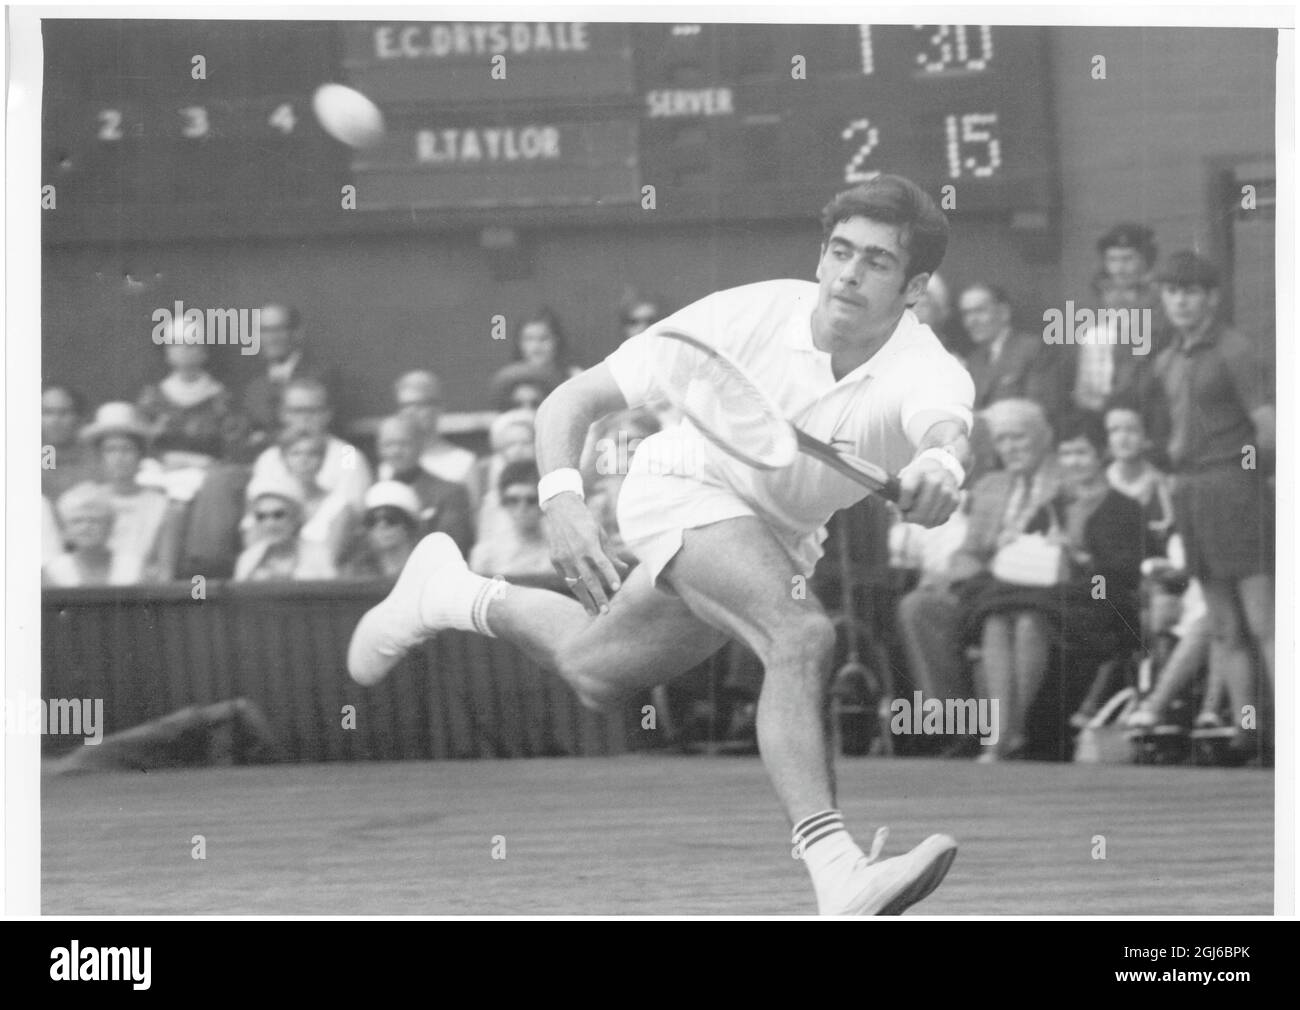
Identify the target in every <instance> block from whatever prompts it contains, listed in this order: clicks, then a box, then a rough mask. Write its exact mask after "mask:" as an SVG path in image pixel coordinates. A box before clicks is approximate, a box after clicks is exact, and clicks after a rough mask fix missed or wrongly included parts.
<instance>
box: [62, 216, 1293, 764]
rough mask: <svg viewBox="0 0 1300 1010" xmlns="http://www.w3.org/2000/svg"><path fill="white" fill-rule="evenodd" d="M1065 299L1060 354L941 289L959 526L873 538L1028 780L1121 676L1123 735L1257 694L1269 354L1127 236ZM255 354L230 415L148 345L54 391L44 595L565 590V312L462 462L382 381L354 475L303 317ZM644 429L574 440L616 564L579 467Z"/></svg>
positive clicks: (932, 672)
mask: <svg viewBox="0 0 1300 1010" xmlns="http://www.w3.org/2000/svg"><path fill="white" fill-rule="evenodd" d="M1084 287H1085V288H1086V292H1087V293H1086V294H1084V295H1082V296H1081V297H1079V298H1077V299H1075V303H1076V304H1078V305H1082V306H1088V307H1090V308H1091V309H1092V310H1094V311H1093V315H1094V317H1095V322H1093V323H1092V324H1091V325H1090V326H1089V327H1085V328H1084V330H1083V331H1082V332H1081V333H1080V334H1077V335H1076V337H1077V339H1076V340H1075V341H1074V342H1073V343H1060V342H1055V343H1054V342H1051V341H1049V340H1047V339H1045V334H1044V332H1043V331H1042V328H1041V325H1040V324H1038V323H1035V324H1034V325H1033V326H1032V327H1019V328H1018V327H1017V326H1016V325H1015V322H1016V306H1015V305H1013V302H1012V299H1011V297H1010V296H1009V295H1008V294H1007V292H1006V291H1004V290H1003V289H1002V288H1000V287H999V286H998V285H997V284H994V283H991V282H989V281H983V280H981V281H976V282H974V283H970V284H967V285H966V286H965V288H964V289H963V290H961V291H960V292H958V293H957V294H956V295H955V297H954V295H953V294H952V292H950V290H949V289H948V286H947V284H946V283H945V282H944V280H943V278H941V277H939V276H938V275H935V276H934V277H933V278H932V279H931V283H930V287H929V290H928V292H927V294H926V295H925V296H924V297H923V298H922V300H921V301H920V302H919V303H918V304H917V305H916V307H915V311H916V313H917V315H918V317H919V318H920V319H921V321H922V322H925V323H927V324H929V325H930V326H931V328H932V329H933V330H934V331H935V332H936V334H938V336H939V337H940V339H941V340H942V341H943V342H944V344H945V346H946V347H948V348H949V350H950V351H951V352H952V353H953V354H955V355H956V356H958V357H959V358H960V359H961V360H962V361H963V362H964V364H965V365H966V367H967V368H968V370H969V371H970V374H971V377H972V379H973V383H974V387H975V409H976V416H977V423H976V426H975V430H974V432H973V433H972V449H973V454H974V461H973V465H972V467H971V469H970V474H969V477H968V480H967V483H966V487H965V490H964V503H963V506H962V508H961V510H960V511H959V512H958V514H957V515H955V516H954V517H953V519H952V520H951V521H950V522H949V523H948V524H946V525H945V526H943V527H940V528H938V529H935V530H921V529H920V528H918V527H911V526H909V525H908V524H905V523H902V522H895V524H894V528H893V530H892V531H891V535H890V539H891V544H892V547H893V549H892V551H891V564H893V565H894V566H895V567H897V568H900V569H905V570H909V571H914V572H915V580H914V583H913V585H914V588H911V589H910V591H908V592H907V593H906V595H904V596H902V598H901V600H900V601H899V602H898V606H897V618H898V621H897V627H898V632H899V638H900V640H901V645H902V650H903V652H904V653H905V655H906V660H907V667H908V671H909V673H910V675H911V678H912V680H913V681H914V683H915V684H916V685H917V686H918V687H919V688H920V689H921V690H922V691H923V692H925V693H926V694H928V695H930V696H931V697H937V698H945V699H949V698H951V699H957V698H967V697H972V696H980V697H986V698H994V699H997V700H998V701H999V704H1000V708H1001V723H1002V731H1001V735H1000V739H999V741H998V743H997V744H996V746H994V747H992V748H969V747H967V749H975V750H981V751H983V753H982V754H981V758H982V759H984V760H1001V759H1008V758H1015V757H1019V756H1026V755H1033V754H1034V753H1035V749H1036V743H1038V744H1041V741H1042V739H1043V738H1044V736H1045V735H1046V736H1050V734H1045V733H1044V731H1043V725H1044V724H1045V722H1046V723H1050V722H1051V721H1052V717H1053V713H1052V712H1048V714H1047V716H1046V717H1045V716H1044V715H1043V712H1044V709H1053V708H1054V712H1055V715H1056V716H1059V715H1060V714H1061V712H1062V709H1061V706H1062V705H1066V704H1068V711H1066V712H1065V715H1067V716H1068V717H1069V721H1071V722H1072V723H1073V724H1074V727H1075V728H1079V727H1082V726H1085V725H1086V724H1087V723H1088V722H1089V721H1090V720H1091V719H1092V718H1093V716H1094V715H1095V713H1096V712H1097V710H1098V709H1099V708H1100V706H1101V704H1102V702H1104V701H1105V700H1106V698H1107V697H1108V693H1109V692H1111V691H1112V690H1113V689H1114V688H1115V687H1116V686H1117V685H1118V684H1119V683H1120V681H1121V680H1122V673H1121V671H1122V670H1123V669H1124V668H1125V664H1126V663H1128V662H1129V661H1130V660H1131V659H1132V658H1133V657H1134V656H1149V655H1154V654H1157V653H1158V654H1159V655H1160V656H1161V657H1162V662H1161V664H1160V669H1159V671H1158V676H1157V677H1155V678H1154V683H1153V684H1151V685H1150V690H1149V691H1147V692H1146V693H1145V694H1144V697H1143V699H1142V701H1141V703H1140V704H1138V705H1136V706H1135V707H1134V708H1133V710H1132V711H1131V712H1130V713H1129V714H1128V716H1127V718H1128V721H1129V723H1130V724H1131V725H1132V726H1133V727H1135V728H1139V729H1140V728H1143V727H1156V726H1158V725H1160V724H1162V722H1164V721H1165V720H1167V719H1168V718H1169V717H1170V714H1171V710H1172V709H1173V708H1175V707H1177V706H1178V705H1180V704H1185V703H1187V699H1189V698H1190V699H1191V702H1190V703H1191V704H1193V705H1194V707H1195V708H1196V712H1197V714H1196V722H1197V725H1199V726H1204V727H1211V726H1215V725H1220V726H1226V727H1227V728H1228V729H1230V730H1232V731H1233V733H1234V734H1235V736H1236V737H1241V736H1242V732H1241V727H1240V725H1239V720H1240V713H1241V712H1243V711H1245V710H1247V709H1248V708H1250V707H1251V706H1257V705H1258V702H1259V699H1261V698H1269V697H1271V695H1272V683H1273V624H1272V613H1273V578H1272V565H1273V544H1272V539H1271V537H1272V531H1273V494H1274V492H1273V484H1272V473H1273V455H1274V450H1275V444H1274V420H1273V419H1274V413H1273V404H1274V393H1273V389H1274V385H1273V378H1272V373H1271V361H1270V358H1271V342H1270V341H1269V340H1268V339H1265V338H1266V337H1267V335H1260V334H1251V335H1249V336H1248V335H1243V334H1240V333H1238V332H1236V331H1234V330H1233V329H1231V328H1230V327H1228V326H1227V325H1225V323H1224V322H1223V321H1222V319H1221V317H1220V316H1221V313H1220V305H1221V292H1222V279H1221V278H1220V275H1219V272H1218V270H1217V269H1216V267H1215V266H1214V264H1212V263H1211V262H1210V261H1209V260H1207V259H1206V258H1204V257H1203V256H1201V255H1199V254H1197V253H1193V252H1178V253H1175V254H1173V255H1170V256H1168V257H1167V258H1165V259H1164V260H1161V259H1160V258H1159V250H1158V249H1157V245H1156V239H1155V236H1154V234H1153V233H1152V232H1151V230H1150V229H1148V228H1146V227H1143V226H1141V225H1136V224H1120V225H1117V226H1116V227H1114V228H1112V229H1111V230H1110V231H1108V232H1107V233H1106V234H1105V235H1104V236H1102V238H1101V240H1100V241H1099V242H1098V244H1097V264H1096V271H1095V273H1094V274H1093V275H1092V276H1091V277H1090V278H1088V280H1087V283H1086V285H1084ZM619 310H620V322H621V334H620V339H625V338H627V337H630V336H632V335H634V334H636V333H638V332H640V331H641V330H643V329H645V328H646V327H648V326H650V325H652V324H653V323H654V322H656V321H657V320H659V319H661V318H663V317H665V316H666V315H667V314H668V310H667V308H666V306H665V305H664V303H663V301H662V299H659V298H656V297H641V296H638V295H630V296H629V297H628V298H627V299H625V301H624V303H623V304H621V305H620V307H619ZM1103 310H1110V311H1103ZM1130 322H1131V324H1132V325H1133V326H1144V327H1145V332H1146V333H1147V335H1148V336H1149V345H1148V346H1146V348H1145V351H1143V350H1142V349H1141V348H1139V346H1138V345H1137V344H1135V343H1134V342H1132V341H1130V340H1127V339H1124V338H1123V335H1122V334H1121V332H1120V331H1119V329H1118V327H1119V326H1120V325H1121V324H1125V325H1127V324H1129V323H1130ZM261 333H262V338H261V339H262V343H261V356H260V358H259V361H261V362H262V364H263V366H264V367H263V368H262V370H261V372H260V373H259V374H258V375H256V376H255V377H254V378H253V379H252V380H251V381H250V382H248V383H247V385H246V386H245V388H244V389H243V390H241V391H238V392H236V391H234V390H231V389H228V388H227V387H226V386H225V385H224V384H223V383H222V382H220V381H219V380H218V379H216V378H215V377H214V376H213V375H212V374H211V373H210V372H209V371H208V370H207V360H206V357H207V352H206V349H205V348H204V347H203V346H202V345H201V344H186V343H184V342H183V340H181V341H180V342H175V343H165V344H164V350H163V355H164V361H163V362H162V367H161V368H160V371H161V372H163V373H164V374H163V376H162V378H161V379H159V381H157V382H156V383H153V384H150V385H149V386H148V387H147V388H145V389H143V390H142V391H141V392H140V394H139V396H138V397H137V398H136V400H135V401H134V402H127V401H120V402H108V403H102V404H99V405H97V406H96V407H95V408H94V409H93V410H92V409H90V407H89V406H88V405H87V404H86V403H85V402H84V401H83V399H82V397H81V395H80V394H79V392H78V391H77V389H75V388H74V387H73V386H71V385H67V384H62V383H52V384H49V385H47V386H46V388H45V389H44V391H43V395H42V403H41V407H42V440H43V457H42V461H43V470H42V493H43V508H44V523H43V530H42V535H43V548H42V550H43V581H44V583H45V584H46V585H48V586H95V585H113V586H124V585H137V584H157V583H163V582H167V581H171V580H186V581H188V580H189V579H190V578H191V577H192V576H193V575H195V574H202V575H204V576H206V577H209V578H229V579H234V580H237V581H276V580H320V579H356V580H366V581H377V580H391V579H393V578H395V577H396V574H397V573H398V572H399V571H400V570H401V568H402V565H403V563H404V562H405V560H406V558H407V556H408V555H409V554H410V552H411V550H412V549H413V548H414V546H415V544H416V543H417V542H418V541H419V539H420V538H421V537H422V536H424V535H425V534H427V533H430V532H433V531H441V532H444V533H446V534H447V535H448V536H450V537H451V538H452V539H454V540H455V541H456V543H457V544H458V545H459V546H460V547H461V549H462V550H463V551H464V552H465V553H466V556H467V557H468V558H469V562H470V566H471V568H473V569H474V570H475V571H478V572H480V573H482V574H485V575H488V576H498V575H499V576H502V577H506V578H529V579H546V578H548V577H553V576H554V571H553V569H552V566H551V562H550V558H549V554H548V550H547V543H546V536H545V531H544V526H543V523H544V517H543V515H542V511H541V509H540V507H539V504H538V493H537V480H538V473H537V465H536V459H535V454H534V444H533V441H534V438H533V436H534V430H533V422H534V416H535V412H536V410H537V408H538V406H539V405H540V403H541V402H542V400H544V399H545V397H546V396H547V395H548V394H549V393H550V392H551V391H552V390H553V389H555V388H556V387H557V386H558V385H559V384H560V383H562V382H564V381H565V380H566V379H568V378H569V377H570V376H572V375H574V374H576V373H577V372H579V371H581V368H580V366H579V364H578V363H576V362H575V361H574V360H572V357H571V354H570V349H569V343H568V339H567V335H566V333H565V330H564V326H563V324H562V322H561V319H560V317H559V316H558V315H557V314H556V313H555V312H554V311H552V310H550V309H543V310H540V311H538V312H536V313H534V314H533V315H531V316H530V317H528V318H527V319H524V320H522V321H521V322H520V323H519V325H518V326H517V327H516V328H515V333H514V360H513V361H512V362H511V363H510V364H508V365H507V366H505V367H504V368H502V369H501V370H500V371H498V373H497V374H496V375H494V376H492V377H491V380H490V382H489V383H487V386H486V395H487V397H488V398H489V400H490V402H491V404H492V406H493V407H494V408H495V409H496V410H497V411H499V413H498V414H497V416H496V418H495V420H494V421H493V422H492V423H491V426H490V430H489V431H488V432H487V452H486V453H485V454H481V455H476V454H475V453H474V452H472V451H471V450H470V449H469V448H466V446H465V445H462V444H459V443H458V442H457V441H455V440H454V439H452V438H448V437H447V435H446V434H445V433H444V431H443V425H442V421H443V415H444V397H443V388H442V383H441V382H440V380H439V377H438V375H437V374H436V372H434V371H432V370H428V369H420V370H415V371H410V372H406V373H405V374H401V375H398V376H395V377H394V380H393V386H392V389H393V399H392V410H391V413H389V414H388V415H387V416H385V417H383V418H382V419H380V420H379V421H378V422H377V424H376V425H375V426H374V431H373V434H374V442H373V447H372V451H371V452H370V453H369V454H367V452H366V451H364V450H363V447H362V446H358V445H356V444H352V443H350V442H349V441H347V440H346V439H345V438H344V437H343V436H344V434H346V432H343V431H341V430H340V428H339V425H338V424H337V418H336V416H335V410H334V406H335V403H336V392H337V390H338V388H339V387H338V383H339V381H340V374H339V372H338V370H337V368H335V367H334V366H333V365H332V364H330V363H327V362H322V361H320V360H318V359H317V357H316V355H315V353H314V351H313V348H312V346H311V343H310V341H308V340H307V339H305V327H304V321H303V318H302V316H301V314H300V313H299V311H298V310H297V309H295V308H293V307H290V306H286V305H279V304H272V305H267V306H264V307H263V308H262V310H261ZM179 336H180V337H182V338H183V336H184V334H180V335H179ZM615 343H617V341H616V340H615V341H611V342H610V348H609V349H611V350H612V348H613V345H614V344H615ZM659 424H660V419H659V418H656V416H655V415H654V414H653V413H650V412H648V411H645V410H634V411H627V412H624V414H622V415H618V416H615V417H613V418H609V419H606V420H605V421H603V422H601V423H600V424H598V425H596V426H594V427H593V430H592V433H591V436H590V437H589V443H588V450H587V452H586V453H585V454H584V460H585V463H584V476H585V478H586V482H587V498H588V501H589V502H590V503H591V505H592V507H593V510H594V511H595V512H596V514H597V515H598V517H600V518H601V520H602V522H603V523H604V525H605V527H606V531H607V533H608V536H609V542H610V545H611V548H612V549H613V550H616V551H622V550H623V548H622V545H621V541H620V540H619V537H618V530H617V523H616V521H615V518H614V516H615V510H614V503H615V502H616V500H617V496H618V488H619V482H620V481H621V473H620V472H618V469H617V468H614V469H611V468H609V467H607V466H601V465H599V464H598V461H599V460H601V459H604V458H607V457H606V455H605V454H602V453H600V452H598V451H596V448H595V447H596V446H597V445H598V444H599V443H601V441H602V440H609V439H613V440H618V439H620V438H623V439H625V440H626V444H627V451H626V456H630V455H631V452H632V451H634V450H635V446H636V441H637V439H639V438H641V437H644V436H645V435H647V434H650V433H651V432H653V431H654V430H656V428H657V427H658V425H659ZM364 448H371V447H369V446H367V447H364ZM627 560H632V559H630V558H627ZM1261 678H1262V679H1261ZM1054 680H1055V683H1053V681H1054ZM1049 684H1052V686H1051V698H1052V699H1054V701H1053V702H1052V704H1051V705H1048V704H1046V703H1045V702H1044V698H1045V697H1046V693H1045V692H1047V690H1048V685H1049ZM1261 685H1263V687H1264V688H1265V689H1264V690H1261ZM1062 699H1065V700H1062ZM1256 725H1257V726H1258V727H1260V728H1263V727H1266V726H1267V722H1266V720H1265V718H1264V716H1263V715H1262V714H1261V715H1260V717H1259V721H1258V723H1257V724H1256ZM966 743H969V742H968V741H967V742H966ZM955 746H956V747H957V749H961V748H962V742H961V741H958V742H957V744H956V745H955Z"/></svg>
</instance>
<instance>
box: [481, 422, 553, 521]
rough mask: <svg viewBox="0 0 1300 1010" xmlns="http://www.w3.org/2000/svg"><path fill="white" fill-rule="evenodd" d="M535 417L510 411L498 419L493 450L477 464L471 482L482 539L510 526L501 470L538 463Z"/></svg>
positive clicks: (490, 440) (492, 432) (493, 429)
mask: <svg viewBox="0 0 1300 1010" xmlns="http://www.w3.org/2000/svg"><path fill="white" fill-rule="evenodd" d="M534 417H535V415H534V414H533V412H532V411H530V410H507V411H506V412H505V413H503V414H498V415H497V416H496V418H495V419H494V420H493V421H492V427H491V428H490V429H489V430H488V445H489V447H490V448H491V450H492V451H491V453H490V454H489V455H487V456H484V457H483V458H482V459H480V460H478V461H476V462H475V464H474V469H473V471H471V473H470V479H469V483H468V488H469V495H470V503H471V505H472V507H473V508H474V521H475V529H476V530H477V531H478V539H480V540H486V539H490V538H491V537H493V536H495V535H496V534H498V533H500V532H501V531H503V530H508V529H509V527H510V517H509V514H508V513H507V512H506V510H505V509H503V508H502V507H501V499H500V496H499V495H498V494H497V482H498V481H499V480H500V479H501V471H502V470H504V469H505V468H506V467H507V466H509V465H510V464H511V463H520V462H525V463H532V462H535V461H536V459H537V450H536V447H535V445H534V437H535V431H534V428H533V420H534Z"/></svg>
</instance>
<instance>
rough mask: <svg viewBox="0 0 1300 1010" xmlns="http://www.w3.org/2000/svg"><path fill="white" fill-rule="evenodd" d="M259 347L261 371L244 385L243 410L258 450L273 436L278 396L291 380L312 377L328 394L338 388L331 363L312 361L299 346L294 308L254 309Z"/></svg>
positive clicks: (299, 332)
mask: <svg viewBox="0 0 1300 1010" xmlns="http://www.w3.org/2000/svg"><path fill="white" fill-rule="evenodd" d="M258 311H259V313H260V316H259V320H260V321H259V332H260V333H261V341H262V348H261V353H260V355H259V357H260V358H261V359H262V361H263V362H264V364H265V371H263V372H262V373H261V374H259V375H257V376H254V378H253V379H252V380H250V381H249V383H248V385H247V386H245V387H244V403H243V408H244V413H245V414H247V415H248V418H249V422H250V424H251V426H252V429H253V433H252V447H253V448H255V449H260V448H262V447H264V446H265V445H266V444H267V443H268V442H269V441H270V440H271V438H273V437H274V434H275V430H276V425H277V423H278V422H279V419H280V398H281V396H282V395H283V393H284V390H285V387H286V386H287V385H288V384H289V382H290V381H291V380H293V379H303V378H313V379H316V380H318V381H319V382H321V383H322V384H323V385H324V386H325V388H326V389H327V390H329V391H330V395H331V396H333V394H334V391H335V390H337V388H338V374H337V371H336V369H334V368H333V367H332V366H330V367H326V366H324V365H321V364H319V363H318V362H316V361H314V360H313V359H312V357H311V355H310V354H309V353H308V352H307V350H306V348H305V347H304V346H303V332H302V318H301V316H300V315H299V314H298V310H297V309H295V308H292V307H290V306H287V305H281V304H278V303H274V302H273V303H270V304H268V305H263V306H262V307H261V309H259V310H258Z"/></svg>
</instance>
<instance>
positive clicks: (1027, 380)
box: [958, 282, 1069, 418]
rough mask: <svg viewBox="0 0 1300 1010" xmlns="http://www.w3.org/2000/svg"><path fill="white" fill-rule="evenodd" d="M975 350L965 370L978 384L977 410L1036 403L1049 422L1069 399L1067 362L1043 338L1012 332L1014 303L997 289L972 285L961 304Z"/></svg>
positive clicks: (995, 286) (977, 284)
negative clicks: (1008, 402) (1004, 402)
mask: <svg viewBox="0 0 1300 1010" xmlns="http://www.w3.org/2000/svg"><path fill="white" fill-rule="evenodd" d="M958 308H959V310H960V312H961V319H962V324H963V325H964V326H965V328H966V332H967V333H968V334H969V335H970V339H971V342H972V343H973V344H974V349H973V350H972V351H971V353H970V355H969V357H967V359H966V368H967V370H968V371H969V372H970V374H971V379H972V380H974V382H975V409H976V410H983V409H984V408H985V407H987V406H989V405H991V404H993V403H996V402H997V401H998V400H1010V399H1025V400H1033V401H1034V402H1035V403H1037V404H1039V405H1040V406H1041V407H1042V408H1043V409H1044V410H1046V411H1047V414H1048V417H1049V418H1050V417H1051V416H1052V415H1054V414H1055V413H1057V412H1058V411H1060V410H1061V409H1062V408H1063V407H1064V405H1065V403H1066V400H1067V391H1068V389H1069V375H1068V372H1067V367H1066V366H1067V358H1066V356H1065V354H1064V353H1062V352H1061V350H1060V349H1059V348H1053V347H1049V346H1048V345H1047V344H1045V343H1043V340H1042V337H1041V336H1035V335H1034V334H1032V333H1017V332H1016V331H1015V330H1013V329H1012V327H1011V299H1010V298H1009V297H1008V296H1007V293H1006V292H1005V291H1003V290H1002V289H1001V288H1000V287H998V286H997V285H995V284H986V283H984V282H979V283H976V284H971V285H970V286H968V287H967V288H966V290H965V291H963V292H962V293H961V298H960V299H959V300H958Z"/></svg>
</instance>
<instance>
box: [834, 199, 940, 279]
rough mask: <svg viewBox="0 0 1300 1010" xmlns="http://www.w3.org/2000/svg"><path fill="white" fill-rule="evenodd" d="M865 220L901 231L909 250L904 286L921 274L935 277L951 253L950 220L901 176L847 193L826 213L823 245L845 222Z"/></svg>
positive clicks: (906, 247)
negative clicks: (945, 258)
mask: <svg viewBox="0 0 1300 1010" xmlns="http://www.w3.org/2000/svg"><path fill="white" fill-rule="evenodd" d="M853 217H865V218H868V219H870V220H872V221H880V222H883V223H884V224H895V225H899V226H900V228H901V233H900V235H899V240H900V241H901V242H902V245H903V248H904V249H906V250H907V269H906V271H905V278H904V284H906V283H907V282H908V281H910V280H911V279H912V278H913V277H915V276H916V275H917V274H929V273H934V271H935V270H937V269H938V268H939V264H940V263H942V262H943V254H944V253H945V252H947V250H948V218H947V217H945V216H944V213H943V211H941V210H940V209H939V207H938V205H937V204H935V202H934V201H933V200H932V199H930V194H929V193H927V192H926V191H925V190H923V189H922V188H921V187H920V186H918V185H917V184H916V183H914V182H912V181H911V180H910V179H904V178H903V177H902V176H901V175H879V176H876V178H874V179H872V180H871V181H870V182H864V183H862V184H861V185H860V186H854V187H853V188H852V189H846V190H845V191H844V192H843V193H839V194H837V195H836V197H835V199H833V200H832V201H831V202H830V203H828V204H827V205H826V206H825V208H823V210H822V243H823V245H824V244H825V243H827V242H829V241H830V237H831V232H833V231H834V230H835V226H836V225H837V224H839V223H840V222H841V221H847V220H848V219H849V218H853Z"/></svg>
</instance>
